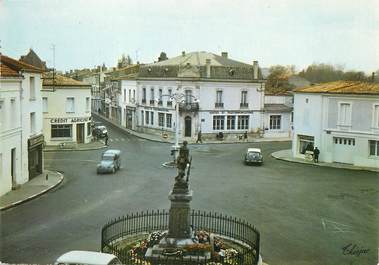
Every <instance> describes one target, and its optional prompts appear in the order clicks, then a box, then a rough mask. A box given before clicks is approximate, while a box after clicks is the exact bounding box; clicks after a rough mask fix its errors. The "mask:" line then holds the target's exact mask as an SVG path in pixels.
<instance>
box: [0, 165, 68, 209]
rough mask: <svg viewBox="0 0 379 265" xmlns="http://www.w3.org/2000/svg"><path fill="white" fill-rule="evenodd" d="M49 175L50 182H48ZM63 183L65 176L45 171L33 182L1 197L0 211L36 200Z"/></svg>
mask: <svg viewBox="0 0 379 265" xmlns="http://www.w3.org/2000/svg"><path fill="white" fill-rule="evenodd" d="M46 174H48V180H46ZM62 181H63V175H62V174H61V173H59V172H56V171H49V170H45V171H44V172H43V174H41V175H38V176H37V177H35V178H33V179H32V180H30V181H28V182H26V183H25V184H23V185H21V187H20V188H19V189H17V190H12V191H10V192H8V193H6V194H4V195H3V196H1V197H0V211H4V210H6V209H9V208H12V207H14V206H16V205H19V204H21V203H24V202H26V201H29V200H31V199H34V198H36V197H38V196H40V195H42V194H44V193H46V192H48V191H49V190H51V189H53V188H55V187H56V186H58V185H59V184H60V183H61V182H62Z"/></svg>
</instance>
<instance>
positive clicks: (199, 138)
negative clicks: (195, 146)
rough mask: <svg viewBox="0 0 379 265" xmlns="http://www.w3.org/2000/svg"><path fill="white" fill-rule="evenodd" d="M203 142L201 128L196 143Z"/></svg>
mask: <svg viewBox="0 0 379 265" xmlns="http://www.w3.org/2000/svg"><path fill="white" fill-rule="evenodd" d="M198 142H200V143H203V140H201V130H199V132H198V133H197V140H196V143H198Z"/></svg>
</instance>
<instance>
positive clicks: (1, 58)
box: [0, 54, 43, 73]
mask: <svg viewBox="0 0 379 265" xmlns="http://www.w3.org/2000/svg"><path fill="white" fill-rule="evenodd" d="M0 62H1V63H2V64H4V65H6V66H7V67H8V68H11V69H13V70H14V71H17V72H19V71H25V72H29V73H42V72H43V70H42V69H41V68H38V67H35V66H33V65H30V64H27V63H24V62H21V61H17V60H15V59H13V58H11V57H8V56H6V55H2V54H0Z"/></svg>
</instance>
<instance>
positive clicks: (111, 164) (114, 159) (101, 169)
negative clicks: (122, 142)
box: [97, 149, 121, 174]
mask: <svg viewBox="0 0 379 265" xmlns="http://www.w3.org/2000/svg"><path fill="white" fill-rule="evenodd" d="M120 167H121V151H120V150H116V149H109V150H107V151H105V152H104V153H103V154H102V156H101V161H100V163H99V164H98V165H97V173H98V174H99V173H110V172H111V173H115V172H116V171H117V170H119V169H120Z"/></svg>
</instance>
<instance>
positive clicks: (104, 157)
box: [103, 155, 113, 161]
mask: <svg viewBox="0 0 379 265" xmlns="http://www.w3.org/2000/svg"><path fill="white" fill-rule="evenodd" d="M103 161H113V156H112V155H104V156H103Z"/></svg>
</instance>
